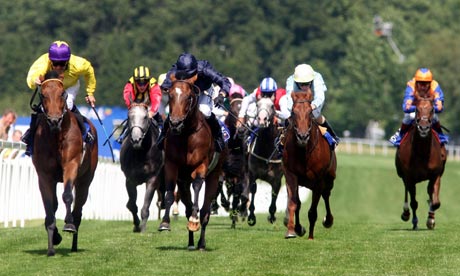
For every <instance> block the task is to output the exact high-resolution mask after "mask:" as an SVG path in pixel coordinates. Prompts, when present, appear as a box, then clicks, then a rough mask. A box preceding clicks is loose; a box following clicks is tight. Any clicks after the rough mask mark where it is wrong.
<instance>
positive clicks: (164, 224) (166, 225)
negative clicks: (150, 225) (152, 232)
mask: <svg viewBox="0 0 460 276" xmlns="http://www.w3.org/2000/svg"><path fill="white" fill-rule="evenodd" d="M158 231H160V232H161V231H171V227H170V226H169V223H167V222H162V223H160V227H158Z"/></svg>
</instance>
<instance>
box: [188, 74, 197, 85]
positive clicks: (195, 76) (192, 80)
mask: <svg viewBox="0 0 460 276" xmlns="http://www.w3.org/2000/svg"><path fill="white" fill-rule="evenodd" d="M197 79H198V74H195V75H194V76H193V77H191V78H190V79H189V82H191V83H192V84H193V83H195V82H196V80H197Z"/></svg>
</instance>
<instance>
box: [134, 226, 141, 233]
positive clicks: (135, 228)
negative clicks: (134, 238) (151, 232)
mask: <svg viewBox="0 0 460 276" xmlns="http://www.w3.org/2000/svg"><path fill="white" fill-rule="evenodd" d="M133 232H134V233H139V232H141V228H140V227H139V225H134V227H133Z"/></svg>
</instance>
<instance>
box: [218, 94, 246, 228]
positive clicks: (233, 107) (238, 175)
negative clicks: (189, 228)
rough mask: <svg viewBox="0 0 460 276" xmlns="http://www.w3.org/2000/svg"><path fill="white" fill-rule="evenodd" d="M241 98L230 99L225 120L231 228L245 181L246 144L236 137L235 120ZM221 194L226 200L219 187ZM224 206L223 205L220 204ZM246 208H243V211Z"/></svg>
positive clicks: (233, 226)
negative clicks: (227, 136) (228, 133)
mask: <svg viewBox="0 0 460 276" xmlns="http://www.w3.org/2000/svg"><path fill="white" fill-rule="evenodd" d="M242 99H243V97H242V96H241V95H240V94H238V93H235V94H233V95H232V96H231V97H230V110H229V111H230V113H231V114H230V113H229V114H228V115H227V117H226V118H225V125H226V126H227V128H228V130H229V131H230V139H229V140H228V146H227V147H228V155H227V158H226V159H225V162H224V165H223V173H224V181H225V187H226V188H227V197H228V199H229V200H230V199H231V206H230V202H228V201H227V204H228V205H227V206H228V208H227V209H228V210H227V211H228V212H229V213H230V219H231V220H232V228H235V224H236V222H237V221H238V214H239V211H240V198H241V193H242V192H243V184H244V183H243V182H244V180H245V170H246V166H247V164H246V158H247V157H246V156H247V154H246V151H247V149H246V143H245V142H244V135H238V134H239V133H238V131H237V127H236V125H237V118H238V114H239V111H240V109H241V102H242ZM219 188H220V189H219V192H220V194H221V201H222V202H224V200H225V199H226V197H225V194H224V193H223V192H222V190H221V189H222V187H221V186H220V187H219ZM222 206H224V204H222ZM224 207H225V206H224ZM245 208H246V207H244V209H245Z"/></svg>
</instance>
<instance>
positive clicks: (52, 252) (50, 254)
mask: <svg viewBox="0 0 460 276" xmlns="http://www.w3.org/2000/svg"><path fill="white" fill-rule="evenodd" d="M55 254H56V251H55V250H54V249H48V254H47V255H48V257H53V256H54V255H55Z"/></svg>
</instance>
